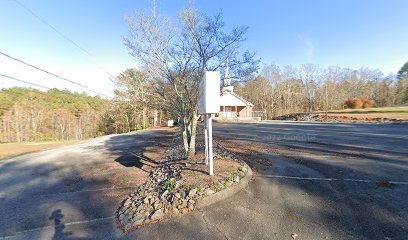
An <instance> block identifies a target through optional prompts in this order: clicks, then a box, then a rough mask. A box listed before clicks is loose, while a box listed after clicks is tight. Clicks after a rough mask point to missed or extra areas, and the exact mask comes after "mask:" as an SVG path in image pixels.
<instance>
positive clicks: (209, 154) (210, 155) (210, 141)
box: [208, 114, 214, 176]
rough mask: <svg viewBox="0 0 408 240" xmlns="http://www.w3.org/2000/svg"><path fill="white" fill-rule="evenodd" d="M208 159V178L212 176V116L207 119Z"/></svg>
mask: <svg viewBox="0 0 408 240" xmlns="http://www.w3.org/2000/svg"><path fill="white" fill-rule="evenodd" d="M208 158H209V160H210V161H209V162H210V176H212V175H214V166H213V165H214V163H213V147H212V116H211V114H209V117H208Z"/></svg>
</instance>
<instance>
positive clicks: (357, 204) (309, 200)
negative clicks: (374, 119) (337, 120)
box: [129, 122, 408, 240]
mask: <svg viewBox="0 0 408 240" xmlns="http://www.w3.org/2000/svg"><path fill="white" fill-rule="evenodd" d="M214 135H215V137H216V139H219V140H222V141H224V142H225V141H228V142H230V143H231V142H232V143H233V144H230V150H231V151H233V152H234V151H235V152H238V153H240V154H241V155H240V156H241V157H244V158H245V157H247V158H248V159H250V158H251V157H253V156H251V155H254V154H256V155H257V157H258V158H262V159H264V160H267V161H270V164H258V163H255V164H254V165H256V168H257V170H256V171H257V173H256V177H255V179H254V180H253V181H252V182H251V183H250V184H249V186H248V187H247V188H245V189H244V190H242V191H241V192H239V193H238V194H236V195H235V196H233V197H231V198H229V199H227V200H225V201H222V202H219V203H217V204H215V205H213V206H210V207H208V208H206V209H205V210H204V211H201V212H195V213H193V214H190V215H188V216H185V217H182V218H176V219H170V220H168V221H164V222H162V223H160V224H156V225H152V226H149V227H146V228H143V229H140V230H138V231H137V232H135V233H134V234H133V235H131V236H130V237H129V239H133V238H140V239H189V238H190V239H292V237H291V236H292V234H296V235H297V236H298V238H297V239H302V240H306V239H310V240H315V239H367V240H368V239H370V240H372V239H393V240H396V239H408V201H407V199H408V126H407V125H391V124H388V125H383V124H325V123H298V122H264V123H251V124H244V123H239V124H238V123H237V124H231V123H229V124H215V125H214ZM260 146H261V147H260ZM240 149H244V151H240ZM245 154H248V155H247V156H245Z"/></svg>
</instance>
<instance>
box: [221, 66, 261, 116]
mask: <svg viewBox="0 0 408 240" xmlns="http://www.w3.org/2000/svg"><path fill="white" fill-rule="evenodd" d="M253 107H254V105H253V104H252V103H250V102H249V101H247V100H245V99H244V98H242V97H241V96H239V95H238V94H236V93H234V86H232V85H231V77H230V75H229V65H228V59H227V69H226V71H225V78H224V81H223V86H222V88H221V95H220V112H219V114H218V117H219V118H222V119H233V118H242V119H244V118H252V109H253Z"/></svg>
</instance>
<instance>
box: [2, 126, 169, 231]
mask: <svg viewBox="0 0 408 240" xmlns="http://www.w3.org/2000/svg"><path fill="white" fill-rule="evenodd" d="M171 136H172V134H171V133H169V132H168V131H167V130H166V131H164V130H154V131H143V132H138V133H137V134H125V135H111V136H106V137H101V138H97V139H93V140H91V141H88V142H86V143H83V144H79V145H74V146H68V147H64V148H60V149H55V150H50V151H45V152H41V153H34V154H28V155H24V156H20V157H16V158H12V159H9V160H3V161H0V239H2V238H5V239H9V238H10V239H116V238H119V237H120V236H121V235H122V233H121V232H119V231H118V230H117V228H116V225H115V221H114V218H113V215H114V212H115V210H116V209H117V207H118V206H119V203H120V202H121V201H122V200H123V199H124V198H125V197H126V196H127V195H128V194H129V193H130V192H132V190H133V189H134V188H135V187H136V186H138V185H141V184H143V183H144V181H145V180H146V177H147V176H148V174H149V171H150V169H151V166H153V165H155V162H152V161H149V160H141V159H140V158H139V157H138V156H140V155H141V154H145V153H146V151H150V150H149V149H150V148H152V146H153V145H157V144H158V143H165V142H168V140H171ZM153 150H154V149H153ZM151 154H153V155H154V153H151Z"/></svg>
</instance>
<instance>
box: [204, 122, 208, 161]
mask: <svg viewBox="0 0 408 240" xmlns="http://www.w3.org/2000/svg"><path fill="white" fill-rule="evenodd" d="M207 123H208V119H207V114H204V139H205V164H206V165H208V125H207Z"/></svg>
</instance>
